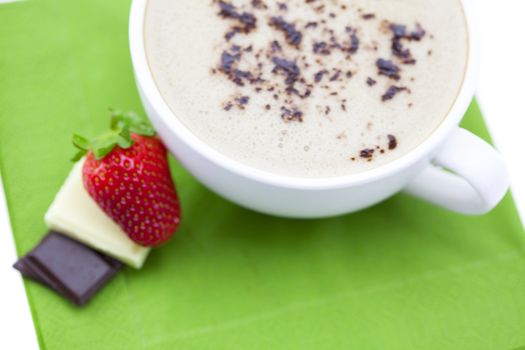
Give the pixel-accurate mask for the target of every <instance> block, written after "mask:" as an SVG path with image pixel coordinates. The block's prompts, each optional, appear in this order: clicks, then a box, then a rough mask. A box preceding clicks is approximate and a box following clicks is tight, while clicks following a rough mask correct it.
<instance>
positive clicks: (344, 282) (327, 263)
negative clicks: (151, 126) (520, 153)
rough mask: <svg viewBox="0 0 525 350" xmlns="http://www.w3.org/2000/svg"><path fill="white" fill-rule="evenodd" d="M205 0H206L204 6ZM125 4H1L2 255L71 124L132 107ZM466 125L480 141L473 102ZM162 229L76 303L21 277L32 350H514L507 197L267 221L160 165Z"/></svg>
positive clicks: (524, 274) (38, 229)
mask: <svg viewBox="0 0 525 350" xmlns="http://www.w3.org/2000/svg"><path fill="white" fill-rule="evenodd" d="M206 1H208V0H206ZM128 11H129V1H124V0H112V1H108V0H90V1H87V0H77V1H66V0H39V1H37V0H34V1H25V2H19V3H13V4H7V5H0V32H1V35H0V166H1V168H0V169H1V172H2V176H3V180H4V186H5V190H6V196H7V201H8V205H9V210H10V215H11V219H12V224H13V230H14V234H15V240H16V244H17V251H18V253H19V254H20V255H21V254H24V253H26V252H27V251H28V250H29V249H30V248H31V247H33V246H34V245H35V244H36V243H37V242H38V241H39V240H40V239H41V237H42V236H43V234H44V233H45V231H46V228H45V226H44V223H43V215H44V213H45V211H46V209H47V207H48V205H49V204H50V203H51V201H52V199H53V196H54V194H55V193H56V191H57V190H58V189H59V187H60V185H61V184H62V182H63V180H64V179H65V177H66V175H67V173H68V172H69V170H70V168H71V163H70V162H69V161H68V159H69V158H70V156H71V155H72V153H73V149H72V147H71V145H70V137H71V134H72V133H73V132H75V131H82V132H83V133H84V134H88V135H89V134H94V133H96V132H97V131H99V130H100V129H102V128H103V127H104V126H105V125H106V124H107V117H106V113H105V111H106V109H107V108H108V107H110V106H111V107H115V108H126V109H128V108H129V109H135V110H141V107H140V101H139V98H138V96H137V93H136V89H135V83H134V80H133V74H132V69H131V63H130V58H129V53H128V45H127V42H128V39H127V18H128ZM464 125H465V126H466V127H467V128H469V129H471V130H473V131H475V132H476V133H478V134H479V135H482V136H483V137H484V138H486V139H488V134H487V131H486V129H485V126H484V124H483V121H482V118H481V115H480V113H479V110H478V108H477V106H476V105H475V104H473V105H472V107H471V109H470V110H469V112H468V114H467V117H466V119H465V123H464ZM173 171H174V176H175V178H176V182H177V185H178V189H179V191H180V196H181V200H182V203H183V214H184V220H183V225H182V227H181V229H180V231H179V232H178V234H177V236H176V238H175V239H173V240H172V242H171V243H169V244H168V245H167V246H165V247H163V248H161V249H158V250H155V251H154V252H152V254H151V255H150V257H149V259H148V261H147V262H146V265H145V267H144V269H143V270H140V271H134V270H132V269H125V270H124V271H123V272H122V273H120V274H119V275H118V277H117V278H116V279H114V280H113V281H112V282H111V283H110V284H109V285H108V286H107V287H105V288H104V289H103V290H102V291H101V292H100V294H98V295H97V296H96V297H95V298H94V300H92V302H91V303H90V304H89V305H88V306H87V307H86V308H84V309H77V308H75V307H73V306H72V305H70V304H69V303H68V302H67V301H65V300H63V299H61V298H60V297H58V296H57V295H55V294H54V293H53V292H51V291H50V290H48V289H46V288H44V287H42V286H40V285H38V284H36V283H33V282H31V281H26V282H25V286H26V290H27V295H28V299H29V303H30V305H31V310H32V313H33V319H34V322H35V325H36V329H37V332H38V338H39V341H40V345H41V347H42V348H45V349H53V350H58V349H68V350H69V349H98V350H104V349H111V350H115V349H127V350H131V349H360V350H362V349H403V350H405V349H458V350H459V349H461V350H465V349H473V350H482V349H513V348H517V347H519V346H522V345H525V331H524V330H525V249H524V248H525V236H524V229H523V227H522V225H521V223H520V220H519V218H518V215H517V213H516V209H515V207H514V204H513V202H512V199H511V197H510V196H508V197H507V198H506V199H505V200H504V201H503V203H501V204H500V205H499V206H498V208H497V209H496V210H494V211H493V212H492V213H490V214H489V215H486V216H483V217H466V216H461V215H457V214H454V213H450V212H446V211H444V210H442V209H439V208H436V207H433V206H431V205H428V204H426V203H423V202H421V201H418V200H416V199H413V198H410V197H408V196H405V195H399V196H396V197H395V198H393V199H391V200H389V201H387V202H385V203H383V204H381V205H378V206H376V207H374V208H372V209H369V210H366V211H362V212H359V213H357V214H353V215H347V216H344V217H340V218H336V219H329V220H315V221H295V220H285V219H277V218H272V217H268V216H264V215H260V214H257V213H254V212H250V211H248V210H245V209H242V208H240V207H238V206H236V205H234V204H231V203H228V202H227V201H225V200H223V199H221V198H219V197H218V196H216V195H214V194H213V193H211V192H209V191H208V190H206V189H205V188H204V187H203V186H201V185H200V184H199V183H197V182H196V181H195V180H194V179H193V178H192V177H191V176H190V175H189V174H188V173H187V172H186V171H184V170H183V169H182V168H181V167H180V166H178V165H176V164H175V162H173Z"/></svg>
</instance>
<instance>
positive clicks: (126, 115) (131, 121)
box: [110, 110, 155, 136]
mask: <svg viewBox="0 0 525 350" xmlns="http://www.w3.org/2000/svg"><path fill="white" fill-rule="evenodd" d="M110 113H111V128H112V129H114V130H118V129H122V128H124V127H127V128H128V129H129V131H130V132H132V133H134V134H138V135H143V136H153V135H155V130H154V129H153V127H152V126H151V125H150V124H149V122H148V121H147V120H146V119H144V118H142V117H141V116H140V115H138V114H137V113H135V112H121V111H114V110H110Z"/></svg>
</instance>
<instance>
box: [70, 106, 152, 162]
mask: <svg viewBox="0 0 525 350" xmlns="http://www.w3.org/2000/svg"><path fill="white" fill-rule="evenodd" d="M109 111H110V115H111V124H110V130H108V131H107V132H105V133H104V134H102V135H100V136H98V137H96V138H94V139H92V140H91V141H90V140H88V139H86V138H85V137H83V136H80V135H78V134H74V135H73V145H74V146H75V147H76V148H77V149H78V150H79V151H78V153H77V154H75V156H74V157H73V158H72V161H77V160H79V159H81V158H82V157H83V156H84V155H85V154H86V153H87V152H89V151H92V152H93V155H94V156H95V158H96V159H102V158H104V157H105V156H107V155H108V154H109V153H110V152H111V151H112V150H113V149H114V148H115V147H117V146H118V147H120V148H124V149H126V148H130V147H131V146H133V143H134V141H133V138H132V137H131V134H137V135H142V136H149V137H151V136H154V135H155V130H154V129H153V127H152V126H151V124H150V123H149V121H148V120H147V119H145V118H143V117H141V116H140V115H138V114H137V113H135V112H122V111H117V110H112V109H110V110H109Z"/></svg>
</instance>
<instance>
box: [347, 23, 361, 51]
mask: <svg viewBox="0 0 525 350" xmlns="http://www.w3.org/2000/svg"><path fill="white" fill-rule="evenodd" d="M346 32H347V33H350V47H349V48H348V50H347V51H348V52H349V53H351V54H354V53H356V52H357V50H359V38H358V37H357V32H356V30H355V29H353V28H351V27H346Z"/></svg>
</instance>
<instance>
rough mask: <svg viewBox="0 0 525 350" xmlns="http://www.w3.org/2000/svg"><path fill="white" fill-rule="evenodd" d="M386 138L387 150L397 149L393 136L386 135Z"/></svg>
mask: <svg viewBox="0 0 525 350" xmlns="http://www.w3.org/2000/svg"><path fill="white" fill-rule="evenodd" d="M386 137H387V138H388V149H389V150H393V149H396V147H397V139H396V137H395V136H394V135H387V136H386Z"/></svg>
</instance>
